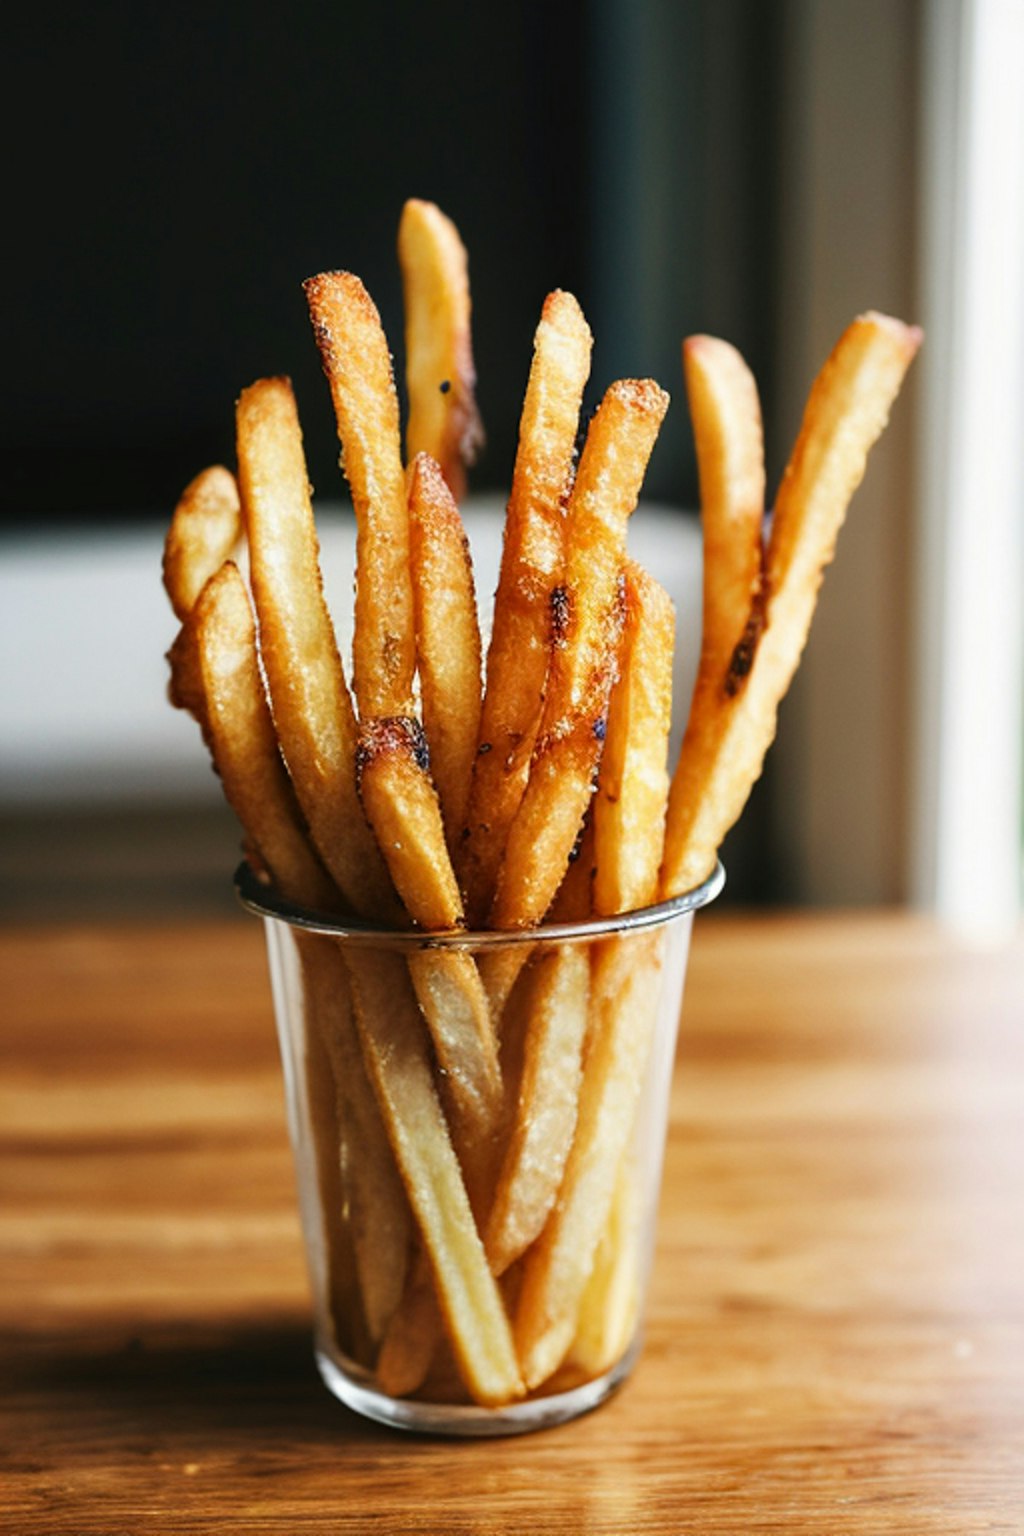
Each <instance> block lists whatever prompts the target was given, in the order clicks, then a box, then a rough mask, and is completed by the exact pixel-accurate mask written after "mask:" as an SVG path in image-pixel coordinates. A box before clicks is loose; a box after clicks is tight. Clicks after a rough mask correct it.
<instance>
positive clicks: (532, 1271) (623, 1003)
mask: <svg viewBox="0 0 1024 1536" xmlns="http://www.w3.org/2000/svg"><path fill="white" fill-rule="evenodd" d="M662 938H663V935H662V934H660V933H659V932H657V931H654V932H651V933H640V934H636V935H634V936H633V937H632V938H630V939H629V940H612V941H610V942H608V943H604V944H601V945H600V946H598V947H597V950H596V953H595V955H594V959H593V962H592V964H593V969H592V975H591V998H592V1002H591V1015H590V1033H589V1035H588V1039H587V1045H586V1050H585V1054H584V1062H583V1079H582V1083H581V1087H580V1095H579V1107H578V1111H577V1119H576V1133H575V1136H574V1138H573V1143H572V1148H571V1150H570V1152H569V1157H568V1161H567V1163H566V1168H565V1175H564V1178H563V1180H562V1185H561V1189H560V1190H559V1194H558V1199H557V1201H556V1202H555V1205H554V1208H553V1210H552V1212H551V1215H550V1217H549V1219H548V1221H547V1224H546V1225H545V1227H544V1230H543V1231H542V1232H541V1234H540V1236H539V1237H538V1239H537V1241H536V1242H535V1243H534V1244H533V1245H532V1247H531V1248H530V1249H529V1251H528V1252H527V1254H526V1256H525V1258H524V1259H523V1262H522V1287H521V1290H520V1292H519V1302H518V1305H517V1308H516V1316H515V1340H516V1352H517V1354H518V1357H519V1363H520V1368H521V1370H522V1374H523V1380H524V1381H525V1383H526V1385H527V1388H528V1389H530V1390H532V1389H533V1388H535V1387H539V1386H540V1385H541V1384H542V1383H543V1382H544V1381H546V1380H547V1379H548V1377H549V1376H551V1375H552V1373H553V1372H554V1371H556V1370H557V1369H558V1367H559V1365H560V1364H561V1363H562V1361H563V1359H564V1358H565V1356H566V1353H567V1352H568V1350H569V1347H570V1345H571V1344H572V1341H573V1337H574V1335H575V1333H576V1328H577V1320H578V1317H579V1310H580V1303H581V1300H582V1297H583V1293H584V1290H585V1288H586V1285H587V1282H588V1280H589V1278H590V1274H591V1271H592V1269H593V1264H594V1255H595V1252H596V1250H597V1245H598V1243H599V1241H600V1238H601V1234H602V1232H603V1231H604V1230H605V1227H606V1225H607V1222H608V1218H609V1213H610V1210H611V1203H612V1197H613V1194H614V1191H615V1183H616V1178H617V1176H618V1171H619V1168H620V1167H621V1164H622V1159H623V1157H624V1156H625V1151H626V1147H627V1145H628V1142H629V1137H630V1134H631V1132H632V1129H633V1121H634V1118H635V1115H636V1106H637V1101H638V1098H639V1094H640V1087H641V1084H642V1081H643V1074H644V1070H645V1068H646V1065H647V1060H648V1057H649V1055H650V1046H651V1036H652V1031H653V1026H654V1020H655V1017H656V1011H657V1002H658V994H659V990H660V986H661V965H662V942H661V941H662Z"/></svg>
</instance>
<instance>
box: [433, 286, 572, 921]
mask: <svg viewBox="0 0 1024 1536" xmlns="http://www.w3.org/2000/svg"><path fill="white" fill-rule="evenodd" d="M591 344H592V338H591V335H590V329H589V327H588V326H587V322H586V320H585V319H584V318H583V314H582V312H581V310H580V307H579V305H578V304H577V302H576V300H575V299H574V298H573V297H572V295H571V294H569V293H562V292H557V291H556V292H555V293H552V294H549V295H548V298H547V299H546V300H545V303H544V308H543V312H542V314H541V319H540V324H539V325H538V327H537V332H536V336H535V338H534V353H533V363H532V366H531V368H530V377H529V382H528V383H527V386H526V398H525V400H524V402H523V411H522V417H521V420H520V425H519V448H518V451H517V454H516V462H515V469H514V472H513V477H512V494H511V496H510V498H509V504H508V513H507V516H506V520H505V540H504V545H503V548H502V557H501V573H500V575H499V578H498V590H497V593H496V595H495V599H494V620H493V624H492V629H491V640H490V645H489V647H488V651H487V675H486V684H485V688H484V698H483V708H482V713H481V718H480V740H479V746H478V751H477V756H476V760H475V762H474V766H473V780H472V784H471V786H470V793H469V805H468V809H467V812H466V828H467V837H466V842H465V847H464V850H463V858H462V863H461V867H460V875H461V877H462V882H463V886H464V888H465V891H466V905H467V912H468V915H469V920H470V923H471V924H478V923H481V922H483V921H484V920H485V919H486V917H487V914H488V912H489V910H490V907H491V904H492V901H493V897H494V887H495V881H496V879H497V874H498V866H499V864H500V862H501V857H502V854H503V852H504V849H505V839H506V837H507V835H508V829H509V826H510V824H511V821H512V818H513V816H514V815H515V813H516V811H517V809H518V807H519V802H520V800H521V798H522V794H523V789H524V787H525V785H526V779H527V774H528V772H529V766H530V755H531V753H532V751H533V744H534V740H535V738H536V734H537V728H538V726H539V724H540V714H541V705H542V703H543V698H544V680H545V678H546V676H547V671H548V659H549V654H550V645H551V608H550V599H551V592H552V590H553V589H554V588H555V587H556V586H558V584H559V583H560V581H561V579H562V572H563V561H564V552H563V535H564V508H565V504H566V502H567V500H568V497H569V492H570V489H571V487H572V481H573V464H574V457H575V448H576V435H577V432H578V430H579V413H580V402H581V400H582V397H583V388H584V385H585V384H586V382H587V377H588V375H589V372H590V350H591Z"/></svg>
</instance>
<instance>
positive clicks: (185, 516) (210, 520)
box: [163, 464, 242, 624]
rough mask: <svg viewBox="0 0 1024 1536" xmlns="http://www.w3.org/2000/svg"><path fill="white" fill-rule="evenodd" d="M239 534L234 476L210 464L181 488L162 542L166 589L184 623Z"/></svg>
mask: <svg viewBox="0 0 1024 1536" xmlns="http://www.w3.org/2000/svg"><path fill="white" fill-rule="evenodd" d="M241 536H242V509H241V504H240V502H239V499H238V486H237V485H236V484H235V477H234V475H233V474H232V473H231V471H230V470H229V469H225V468H224V467H223V465H221V464H213V465H211V466H210V468H209V469H204V470H202V471H201V472H200V473H199V474H198V475H196V477H195V479H194V480H192V481H191V482H190V483H189V484H188V485H187V486H186V487H185V489H184V491H183V492H182V495H181V500H180V501H179V502H178V505H177V506H176V507H175V509H174V516H173V517H172V518H171V526H170V528H169V529H168V530H167V538H166V539H165V541H164V558H163V576H164V587H165V588H166V591H167V596H168V597H169V598H170V600H171V607H172V608H173V609H174V612H175V614H176V615H177V617H178V618H179V619H180V620H181V622H182V624H184V622H185V620H186V619H187V618H188V616H189V614H190V613H191V612H192V609H193V608H194V606H195V603H196V599H197V598H198V596H199V594H200V592H201V591H202V590H203V588H204V587H205V585H206V583H207V581H208V580H209V579H210V577H211V576H212V575H213V574H214V572H215V571H218V570H220V567H221V566H222V565H223V563H224V561H225V560H227V559H228V558H229V557H230V556H231V554H232V553H233V552H234V549H235V547H236V545H237V544H238V541H239V539H240V538H241Z"/></svg>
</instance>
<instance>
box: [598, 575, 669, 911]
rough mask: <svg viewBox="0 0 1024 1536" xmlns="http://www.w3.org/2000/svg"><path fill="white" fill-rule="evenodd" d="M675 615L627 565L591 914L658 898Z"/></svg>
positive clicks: (663, 595)
mask: <svg viewBox="0 0 1024 1536" xmlns="http://www.w3.org/2000/svg"><path fill="white" fill-rule="evenodd" d="M674 642H675V611H674V609H673V607H672V600H671V598H670V597H669V595H668V593H667V592H666V591H665V589H664V588H663V587H661V586H659V585H658V583H657V582H656V581H655V580H654V578H653V576H649V575H648V574H647V572H646V571H644V570H643V569H642V568H641V567H640V566H638V565H637V564H636V563H635V561H632V560H630V561H627V563H626V623H625V629H624V631H623V636H622V647H621V650H620V653H619V677H618V681H617V682H616V684H615V686H614V688H613V689H612V694H611V699H610V701H609V705H608V732H607V736H606V738H605V744H604V751H603V752H602V754H601V769H600V774H599V777H598V784H597V794H596V795H595V796H594V810H593V815H594V839H595V859H596V866H597V868H596V873H595V876H594V910H595V911H596V912H597V913H598V914H599V915H600V916H602V917H610V916H614V915H615V914H616V913H619V912H632V911H634V910H635V909H636V908H638V907H645V906H647V905H648V904H649V903H650V902H652V901H653V900H654V899H655V897H656V896H657V891H658V870H659V868H660V865H661V855H662V843H663V839H664V834H665V802H666V800H667V798H668V735H669V729H670V727H671V724H672V650H673V645H674Z"/></svg>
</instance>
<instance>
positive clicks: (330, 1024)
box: [299, 934, 412, 1343]
mask: <svg viewBox="0 0 1024 1536" xmlns="http://www.w3.org/2000/svg"><path fill="white" fill-rule="evenodd" d="M299 946H300V954H301V957H302V966H303V985H304V987H305V989H306V1008H307V1014H308V1016H309V1018H310V1021H311V1024H312V1031H311V1033H312V1032H315V1033H316V1035H317V1036H318V1037H319V1038H320V1039H321V1040H322V1041H323V1042H324V1045H325V1047H326V1051H327V1056H328V1058H329V1059H328V1061H327V1062H326V1063H324V1066H323V1068H321V1070H322V1071H325V1072H326V1076H327V1078H328V1080H329V1081H330V1082H331V1083H332V1084H334V1085H335V1087H336V1091H337V1095H338V1106H337V1109H338V1113H337V1119H338V1128H339V1134H343V1135H344V1136H345V1137H346V1139H347V1150H348V1156H347V1157H346V1159H345V1168H344V1172H345V1175H346V1178H347V1183H348V1203H349V1207H350V1216H349V1225H350V1227H351V1232H352V1240H353V1244H354V1247H355V1261H356V1270H357V1274H358V1278H359V1293H360V1295H361V1297H362V1305H363V1312H364V1315H365V1319H366V1326H367V1331H368V1333H369V1336H370V1340H371V1342H372V1343H379V1342H380V1340H381V1338H382V1337H383V1336H384V1334H385V1331H386V1329H387V1328H388V1326H389V1324H390V1322H391V1319H392V1317H393V1316H394V1313H395V1309H396V1307H397V1306H398V1303H399V1301H400V1300H401V1296H402V1291H403V1288H404V1285H405V1276H406V1272H407V1269H408V1265H409V1256H410V1245H411V1242H412V1221H411V1218H410V1214H409V1205H408V1201H407V1200H406V1197H405V1189H404V1187H403V1185H402V1181H401V1179H400V1178H399V1176H398V1169H397V1168H396V1166H395V1161H394V1158H393V1156H392V1153H391V1147H390V1145H389V1143H388V1139H387V1136H386V1135H385V1132H384V1126H383V1123H382V1121H381V1117H380V1113H379V1111H378V1109H377V1103H376V1100H375V1098H374V1094H373V1090H372V1088H371V1086H370V1083H369V1080H368V1078H367V1076H366V1069H365V1067H364V1065H363V1058H362V1051H361V1048H360V1045H359V1039H358V1035H357V1032H356V1025H355V1017H354V1014H353V1011H352V998H351V988H350V985H349V978H348V972H347V970H346V968H345V963H344V960H343V957H342V955H341V952H340V950H339V949H338V948H337V946H336V945H335V944H334V943H332V941H331V940H330V939H327V938H324V937H322V936H320V935H314V934H302V935H300V938H299ZM334 1151H335V1156H336V1157H337V1154H338V1146H337V1144H335V1148H334ZM334 1224H337V1217H336V1218H335V1223H334Z"/></svg>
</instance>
